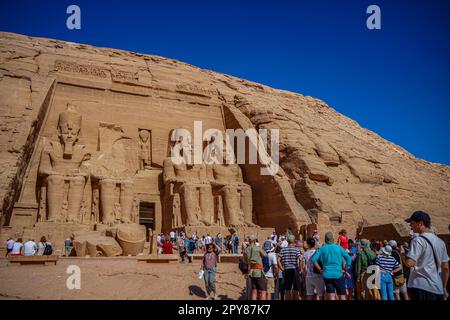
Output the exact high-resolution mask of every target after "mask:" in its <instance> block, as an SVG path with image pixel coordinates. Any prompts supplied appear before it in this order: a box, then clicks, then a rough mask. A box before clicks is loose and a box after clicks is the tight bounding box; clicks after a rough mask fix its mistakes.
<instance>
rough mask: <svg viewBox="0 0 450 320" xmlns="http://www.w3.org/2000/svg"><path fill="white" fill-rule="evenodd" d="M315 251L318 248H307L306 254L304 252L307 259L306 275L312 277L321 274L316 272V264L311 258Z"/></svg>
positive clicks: (304, 257)
mask: <svg viewBox="0 0 450 320" xmlns="http://www.w3.org/2000/svg"><path fill="white" fill-rule="evenodd" d="M314 253H316V249H310V250H307V251H306V252H305V253H304V254H303V259H304V260H305V263H306V277H307V278H312V277H320V276H321V275H320V274H317V273H314V271H313V270H314V265H313V263H312V262H311V258H312V256H313V255H314Z"/></svg>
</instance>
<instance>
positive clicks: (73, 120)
mask: <svg viewBox="0 0 450 320" xmlns="http://www.w3.org/2000/svg"><path fill="white" fill-rule="evenodd" d="M80 130H81V115H80V114H79V113H77V112H75V111H74V109H73V107H72V105H71V104H70V103H68V104H67V110H66V111H64V112H61V113H60V114H59V120H58V132H59V133H58V135H59V138H60V140H61V143H62V144H63V145H64V156H65V157H66V156H67V157H71V156H72V147H73V145H74V144H75V143H76V142H77V141H78V136H79V134H80Z"/></svg>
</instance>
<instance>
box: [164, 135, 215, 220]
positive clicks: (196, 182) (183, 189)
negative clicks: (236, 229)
mask: <svg viewBox="0 0 450 320" xmlns="http://www.w3.org/2000/svg"><path fill="white" fill-rule="evenodd" d="M172 138H173V139H172V141H173V142H174V143H173V146H174V145H176V144H183V148H182V149H181V156H182V158H181V161H180V162H178V161H177V163H176V162H174V161H173V160H172V158H171V157H169V158H166V159H165V160H164V163H163V165H164V172H163V179H164V184H165V185H166V193H168V194H173V193H179V194H180V196H181V207H182V211H183V212H184V213H185V215H186V217H185V225H188V226H198V225H211V224H212V223H213V222H212V218H213V197H212V189H211V185H210V183H209V181H208V178H207V176H206V166H205V165H204V164H189V163H187V161H185V158H184V156H185V154H183V152H184V153H186V152H191V151H192V146H191V142H190V141H189V140H188V139H185V140H184V141H183V139H182V136H180V135H178V133H177V131H176V130H174V131H172ZM173 146H172V147H173Z"/></svg>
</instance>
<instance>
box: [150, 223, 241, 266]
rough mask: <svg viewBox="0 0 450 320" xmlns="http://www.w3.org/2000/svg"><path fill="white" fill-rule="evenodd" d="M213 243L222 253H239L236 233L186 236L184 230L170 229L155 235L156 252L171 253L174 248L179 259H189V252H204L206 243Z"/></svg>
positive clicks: (206, 246)
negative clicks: (224, 235) (165, 232)
mask: <svg viewBox="0 0 450 320" xmlns="http://www.w3.org/2000/svg"><path fill="white" fill-rule="evenodd" d="M211 243H214V244H216V245H217V246H218V248H219V250H220V251H221V252H222V253H230V254H232V253H234V254H237V253H239V237H238V235H237V233H233V234H232V235H230V236H226V237H223V236H222V234H221V233H218V234H216V235H215V236H211V235H210V234H209V233H208V234H206V235H202V236H198V235H197V233H196V232H194V233H193V234H192V235H190V236H188V235H186V233H185V232H184V231H174V230H172V231H170V232H169V233H168V234H164V233H161V234H158V235H157V236H156V244H157V253H158V254H173V253H174V250H175V251H177V252H178V253H179V254H180V258H181V261H182V262H184V261H185V259H188V260H189V261H191V256H190V255H191V254H205V253H207V251H208V245H209V244H211Z"/></svg>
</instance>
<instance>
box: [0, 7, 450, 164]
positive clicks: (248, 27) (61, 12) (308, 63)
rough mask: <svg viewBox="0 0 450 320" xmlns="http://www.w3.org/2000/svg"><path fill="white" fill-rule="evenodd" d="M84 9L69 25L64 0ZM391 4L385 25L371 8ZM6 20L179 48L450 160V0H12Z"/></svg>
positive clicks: (76, 38)
mask: <svg viewBox="0 0 450 320" xmlns="http://www.w3.org/2000/svg"><path fill="white" fill-rule="evenodd" d="M70 4H77V5H79V6H80V8H81V30H72V31H71V30H68V29H67V27H66V19H67V17H68V15H67V14H66V8H67V7H68V6H69V5H70ZM371 4H376V5H378V6H379V7H380V8H381V24H382V25H381V26H382V29H381V30H368V29H367V28H366V19H367V17H368V15H367V14H366V9H367V7H368V6H369V5H371ZM0 30H1V31H10V32H16V33H21V34H27V35H31V36H39V37H49V38H55V39H60V40H66V41H73V42H80V43H87V44H91V45H95V46H101V47H112V48H119V49H125V50H131V51H136V52H142V53H149V54H158V55H161V56H165V57H170V58H174V59H178V60H181V61H184V62H187V63H190V64H193V65H196V66H199V67H201V68H206V69H210V70H214V71H218V72H222V73H226V74H230V75H233V76H237V77H241V78H246V79H249V80H252V81H256V82H260V83H264V84H266V85H269V86H272V87H275V88H280V89H286V90H291V91H296V92H299V93H302V94H304V95H311V96H314V97H317V98H320V99H322V100H324V101H325V102H326V103H328V104H329V105H330V106H332V107H333V108H335V109H336V110H337V111H339V112H341V113H343V114H344V115H346V116H348V117H350V118H352V119H354V120H356V121H357V122H358V123H359V124H360V125H361V126H362V127H365V128H368V129H370V130H372V131H374V132H376V133H378V134H379V135H381V136H382V137H383V138H385V139H387V140H390V141H392V142H394V143H396V144H398V145H400V146H402V147H403V148H405V149H406V150H408V151H409V152H411V153H412V154H414V155H415V156H417V157H420V158H423V159H426V160H429V161H432V162H439V163H444V164H447V165H450V141H449V137H450V124H449V120H450V59H449V57H450V41H449V40H450V1H447V0H428V1H426V0H386V1H384V0H371V1H365V0H334V1H332V0H315V1H300V0H297V1H283V0H277V1H274V0H273V1H264V0H259V1H250V0H239V1H238V0H229V1H220V0H205V1H202V0H191V1H187V0H185V1H175V0H174V1H153V0H147V1H144V0H142V1H137V0H128V1H78V0H73V1H65V0H58V1H50V0H40V1H28V0H20V1H17V0H14V1H11V0H2V1H1V3H0Z"/></svg>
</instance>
